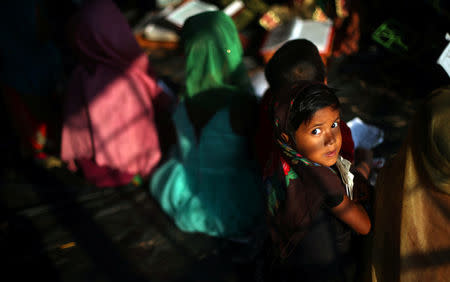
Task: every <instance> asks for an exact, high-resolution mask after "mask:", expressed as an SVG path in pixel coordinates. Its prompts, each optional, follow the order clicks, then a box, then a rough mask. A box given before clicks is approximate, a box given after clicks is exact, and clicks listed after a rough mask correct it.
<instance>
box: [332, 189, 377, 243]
mask: <svg viewBox="0 0 450 282" xmlns="http://www.w3.org/2000/svg"><path fill="white" fill-rule="evenodd" d="M331 211H332V212H333V214H334V215H335V216H336V217H337V218H339V219H340V220H342V221H343V222H345V223H346V224H347V225H349V226H350V227H351V228H352V229H353V230H355V231H356V232H358V233H359V234H362V235H366V234H368V233H369V231H370V227H371V224H370V219H369V216H368V215H367V213H366V211H365V210H364V208H363V207H362V206H361V205H360V204H356V203H355V202H353V201H352V200H350V199H349V198H348V197H347V196H346V195H344V199H343V200H342V202H341V203H340V204H339V205H337V206H336V207H334V208H331Z"/></svg>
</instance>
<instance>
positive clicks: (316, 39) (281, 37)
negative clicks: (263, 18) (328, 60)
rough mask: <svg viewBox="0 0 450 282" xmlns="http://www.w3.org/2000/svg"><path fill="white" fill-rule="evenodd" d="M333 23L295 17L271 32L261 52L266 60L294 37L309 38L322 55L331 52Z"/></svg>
mask: <svg viewBox="0 0 450 282" xmlns="http://www.w3.org/2000/svg"><path fill="white" fill-rule="evenodd" d="M333 35H334V32H333V23H332V22H317V21H313V20H303V19H300V18H295V19H293V20H291V21H289V22H287V23H285V24H283V25H280V26H278V27H276V28H275V29H273V30H272V31H271V32H269V34H268V36H267V38H266V40H265V42H264V43H263V45H262V47H261V49H260V52H261V53H262V55H263V57H264V59H265V61H268V60H269V59H270V57H271V56H272V55H273V53H275V52H276V50H278V48H280V47H281V46H282V45H283V44H284V43H285V42H287V41H289V40H293V39H308V40H309V41H311V42H312V43H314V44H315V45H316V46H317V49H319V53H320V54H321V55H326V54H329V53H330V51H331V47H332V42H333Z"/></svg>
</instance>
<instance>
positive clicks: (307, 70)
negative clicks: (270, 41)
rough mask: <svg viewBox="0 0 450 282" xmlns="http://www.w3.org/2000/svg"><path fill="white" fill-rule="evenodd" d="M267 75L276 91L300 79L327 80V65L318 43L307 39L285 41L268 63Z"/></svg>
mask: <svg viewBox="0 0 450 282" xmlns="http://www.w3.org/2000/svg"><path fill="white" fill-rule="evenodd" d="M265 76H266V79H267V82H268V83H269V85H270V87H271V88H272V89H274V90H275V91H276V90H278V89H281V88H283V87H285V86H286V85H291V84H293V83H296V82H298V81H300V80H312V81H317V82H324V81H325V65H324V64H323V61H322V58H321V57H320V55H319V50H318V49H317V47H316V45H314V44H313V43H312V42H311V41H309V40H306V39H296V40H291V41H288V42H287V43H285V44H284V45H283V46H282V47H281V48H280V49H278V50H277V52H275V54H274V55H273V57H272V58H271V59H270V61H269V62H268V63H267V66H266V68H265Z"/></svg>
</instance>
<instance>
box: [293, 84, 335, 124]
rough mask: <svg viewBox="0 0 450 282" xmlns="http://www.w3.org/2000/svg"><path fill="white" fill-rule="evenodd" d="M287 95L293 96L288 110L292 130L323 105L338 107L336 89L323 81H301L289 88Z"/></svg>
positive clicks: (307, 120)
mask: <svg viewBox="0 0 450 282" xmlns="http://www.w3.org/2000/svg"><path fill="white" fill-rule="evenodd" d="M288 92H289V97H295V98H294V100H293V103H292V106H291V110H290V111H289V117H288V119H289V129H290V131H291V132H294V131H296V130H297V129H298V127H299V126H300V125H301V124H302V123H303V122H309V121H310V120H311V118H312V117H313V115H314V113H315V112H317V111H318V110H320V109H323V108H325V107H332V108H333V109H340V108H341V104H340V103H339V99H338V98H337V96H336V94H335V93H336V90H335V89H333V88H330V87H328V86H326V85H325V84H323V83H311V82H305V81H302V82H300V83H297V84H296V85H294V86H293V87H291V88H290V89H289V90H288Z"/></svg>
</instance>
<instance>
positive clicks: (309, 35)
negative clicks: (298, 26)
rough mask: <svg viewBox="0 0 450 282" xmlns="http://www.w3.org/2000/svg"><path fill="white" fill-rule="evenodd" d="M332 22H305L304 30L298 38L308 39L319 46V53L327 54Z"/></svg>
mask: <svg viewBox="0 0 450 282" xmlns="http://www.w3.org/2000/svg"><path fill="white" fill-rule="evenodd" d="M331 27H332V23H331V22H316V21H312V20H303V28H302V30H301V33H300V34H299V36H298V38H302V39H308V40H309V41H311V42H312V43H314V44H315V45H316V46H317V49H319V52H325V51H326V49H327V47H328V41H329V37H330V33H331Z"/></svg>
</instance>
